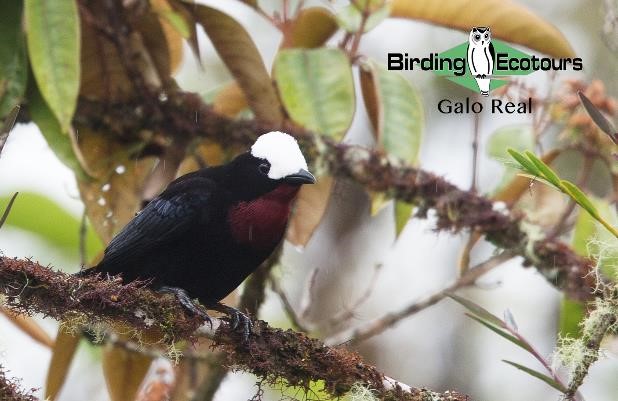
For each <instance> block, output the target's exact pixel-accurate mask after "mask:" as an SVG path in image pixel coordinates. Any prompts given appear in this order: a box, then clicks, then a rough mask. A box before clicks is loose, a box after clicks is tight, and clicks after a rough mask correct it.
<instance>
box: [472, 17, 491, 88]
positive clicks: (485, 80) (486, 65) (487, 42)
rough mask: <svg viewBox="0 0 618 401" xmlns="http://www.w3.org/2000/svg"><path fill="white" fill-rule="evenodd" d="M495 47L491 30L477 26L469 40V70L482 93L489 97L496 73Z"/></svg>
mask: <svg viewBox="0 0 618 401" xmlns="http://www.w3.org/2000/svg"><path fill="white" fill-rule="evenodd" d="M494 57H495V50H494V45H493V44H492V43H491V30H490V29H489V27H486V26H475V27H474V28H472V30H471V31H470V37H469V39H468V68H469V69H470V72H471V73H472V76H473V77H474V79H475V80H476V83H477V85H478V87H479V90H480V93H481V95H483V96H489V84H490V82H491V75H492V73H493V71H494Z"/></svg>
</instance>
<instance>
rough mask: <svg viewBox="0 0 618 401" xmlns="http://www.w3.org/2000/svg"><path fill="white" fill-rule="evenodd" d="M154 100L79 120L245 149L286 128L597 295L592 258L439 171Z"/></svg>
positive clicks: (81, 109) (345, 171) (316, 149)
mask: <svg viewBox="0 0 618 401" xmlns="http://www.w3.org/2000/svg"><path fill="white" fill-rule="evenodd" d="M156 95H157V94H153V96H156ZM149 104H150V102H147V101H144V102H141V103H123V104H114V105H109V104H102V103H98V102H92V101H88V100H85V99H81V101H80V102H79V106H78V111H77V113H76V116H75V120H76V121H77V122H79V123H80V124H84V125H87V126H89V127H91V128H94V129H103V130H104V131H105V132H106V133H107V134H108V135H114V136H115V137H116V138H117V139H118V140H119V141H122V142H134V141H140V140H142V139H140V138H138V137H136V135H137V134H136V133H139V132H143V130H144V129H146V130H153V131H156V132H164V133H167V135H169V136H171V137H174V138H178V137H181V138H185V139H186V138H196V137H204V138H209V139H211V140H214V141H216V142H219V143H221V144H222V145H223V146H224V147H231V148H233V149H238V150H244V149H246V147H247V146H248V145H250V144H251V143H252V142H253V141H254V140H255V138H256V136H257V135H259V134H261V133H264V132H267V131H271V130H284V131H286V132H288V133H290V134H292V135H294V136H295V137H296V138H297V139H298V140H299V142H300V144H301V146H302V148H303V151H304V153H305V155H307V156H308V158H309V159H310V160H312V161H313V167H314V170H315V171H316V173H317V174H318V175H321V174H330V175H333V176H335V177H337V178H345V179H349V180H352V181H354V182H356V183H358V184H360V185H361V186H363V187H364V188H365V189H367V190H370V191H374V192H382V193H385V194H387V195H388V196H391V197H393V198H396V199H399V200H403V201H406V202H410V203H413V204H415V205H416V206H417V208H418V211H417V213H416V216H417V217H419V218H426V217H428V216H430V215H431V216H432V217H435V219H436V222H437V224H436V229H437V230H446V231H451V232H458V231H461V230H463V229H467V230H478V231H479V232H481V233H482V234H483V235H484V236H485V238H486V239H487V240H488V241H489V242H491V243H492V244H494V245H495V246H497V247H498V248H502V249H505V250H512V251H514V252H515V253H516V254H517V255H520V256H523V257H524V265H525V266H531V265H534V266H536V268H537V269H538V270H539V272H540V273H541V274H543V276H544V277H545V278H546V279H547V280H549V281H550V282H551V283H552V284H553V285H555V286H556V287H558V288H559V289H561V290H563V291H564V292H565V293H566V294H567V295H568V296H569V297H570V298H573V299H579V300H587V299H591V298H592V293H593V289H594V288H595V287H596V282H595V279H594V275H592V274H589V273H590V272H591V271H592V269H593V267H594V263H593V262H592V261H591V260H589V259H587V258H583V257H581V256H579V255H577V254H576V253H575V252H573V250H571V249H570V248H569V247H568V246H567V245H566V244H564V243H563V242H560V241H559V240H557V239H554V238H548V237H547V236H544V235H543V234H541V233H540V232H538V231H539V230H538V228H535V227H531V226H530V225H529V224H527V223H525V222H522V221H521V216H520V215H518V214H517V213H514V212H511V211H510V210H509V209H508V208H506V207H504V206H503V204H502V203H500V204H498V203H494V202H492V201H491V200H490V199H488V198H485V197H483V196H480V195H478V194H476V193H474V192H472V191H464V190H461V189H459V188H457V187H456V186H455V185H453V184H451V183H449V182H448V181H446V180H445V179H443V178H442V177H439V176H437V175H435V174H432V173H429V172H427V171H424V170H421V169H417V168H414V167H411V166H409V165H406V164H404V163H403V162H401V161H399V160H397V159H394V158H392V157H389V156H386V155H385V154H384V153H382V152H381V151H379V150H370V149H366V148H362V147H359V146H354V145H349V144H344V143H336V142H335V141H333V140H331V139H329V138H327V137H325V136H320V135H317V134H314V133H311V132H309V131H307V130H304V129H302V128H299V127H297V126H294V125H292V124H291V123H284V124H283V125H281V126H273V125H269V124H264V123H261V122H259V121H256V120H231V119H229V118H227V117H225V116H222V115H220V114H218V113H216V112H214V111H213V110H212V108H211V107H210V106H208V105H207V104H205V103H204V102H203V101H202V100H201V98H199V96H197V95H195V94H192V93H188V92H182V91H178V90H170V91H169V92H168V93H167V97H166V100H165V101H164V102H159V103H158V104H157V107H155V108H150V107H149ZM196 115H197V116H198V118H196ZM157 146H159V147H160V146H161V145H155V144H152V146H146V147H145V151H144V153H145V154H160V153H162V152H163V151H164V149H161V148H157ZM144 153H143V154H144Z"/></svg>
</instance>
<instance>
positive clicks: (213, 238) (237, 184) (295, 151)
mask: <svg viewBox="0 0 618 401" xmlns="http://www.w3.org/2000/svg"><path fill="white" fill-rule="evenodd" d="M313 183H315V178H314V176H313V175H312V174H311V173H309V171H308V169H307V162H306V161H305V158H304V157H303V155H302V153H301V151H300V149H299V147H298V144H297V143H296V140H295V139H294V138H292V137H291V136H289V135H288V134H284V133H282V132H269V133H267V134H264V135H262V136H260V137H259V138H258V139H257V141H256V142H255V143H254V144H253V146H252V147H251V149H250V151H248V152H246V153H243V154H241V155H239V156H237V157H236V158H235V159H234V160H232V161H231V162H230V163H228V164H225V165H222V166H218V167H209V168H203V169H201V170H198V171H195V172H192V173H189V174H186V175H183V176H182V177H179V178H177V179H176V180H174V181H173V182H171V183H170V184H169V186H168V187H167V188H166V189H165V191H163V192H162V193H161V194H160V195H159V196H157V197H156V198H154V199H153V200H152V201H150V202H149V203H148V204H147V205H146V207H145V208H144V209H143V210H142V211H141V212H140V213H138V214H137V215H136V216H135V218H133V220H131V221H130V222H129V223H128V224H127V225H126V226H125V227H124V228H123V229H122V231H120V233H118V234H117V235H116V236H115V237H114V238H113V239H112V241H111V242H110V243H109V245H108V246H107V249H106V250H105V254H104V257H103V260H101V262H100V263H99V264H98V265H96V266H94V267H93V268H91V269H86V270H82V271H81V272H79V273H78V275H80V276H85V275H89V274H94V273H103V274H108V275H121V277H122V279H123V280H124V281H125V282H127V281H133V280H137V279H139V280H149V282H150V284H149V285H150V286H151V287H152V288H154V289H156V290H159V291H166V292H171V293H174V294H175V295H176V296H177V298H178V299H179V301H180V302H181V303H182V304H183V306H185V307H186V308H187V309H189V310H190V311H192V312H193V313H195V314H198V315H200V316H202V317H203V318H204V319H206V320H208V321H210V318H209V317H208V315H207V314H206V313H205V312H203V311H202V310H200V309H199V308H197V307H196V306H195V305H194V304H193V302H192V300H191V299H192V298H197V299H198V300H199V301H200V303H202V304H203V305H205V306H206V307H207V308H209V309H212V310H218V311H222V312H225V313H227V314H229V315H230V317H231V318H232V322H233V325H234V326H237V325H238V323H239V321H240V320H242V324H243V325H244V329H245V335H247V334H248V332H249V330H250V327H249V320H248V319H247V318H246V316H244V315H243V314H242V313H240V312H239V311H237V310H236V309H234V308H231V307H229V306H225V305H222V304H220V303H219V301H220V300H221V299H223V298H224V297H225V296H226V295H228V294H229V293H230V292H232V291H233V290H234V289H235V288H236V287H238V285H239V284H240V283H241V282H242V281H243V280H244V279H245V278H246V277H247V276H248V275H249V274H250V273H251V272H253V271H254V270H255V269H256V268H257V267H258V266H259V265H260V264H261V263H262V262H263V261H264V260H265V259H266V258H267V257H268V256H269V255H270V254H271V253H272V252H273V251H274V250H275V248H276V247H277V245H278V244H279V242H280V241H281V240H282V238H283V235H284V233H285V229H286V226H287V221H288V216H289V214H290V207H291V203H292V201H293V200H294V198H295V196H296V194H297V193H298V191H299V189H300V186H301V185H303V184H313Z"/></svg>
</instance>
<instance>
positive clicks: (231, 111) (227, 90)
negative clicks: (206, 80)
mask: <svg viewBox="0 0 618 401" xmlns="http://www.w3.org/2000/svg"><path fill="white" fill-rule="evenodd" d="M212 107H213V110H214V111H215V112H217V113H219V114H223V115H224V116H227V117H230V118H233V117H236V115H237V114H238V113H240V112H241V111H243V110H244V109H245V108H247V97H246V96H245V93H244V92H243V90H242V89H241V88H240V86H239V85H238V83H237V82H232V83H230V84H228V85H225V86H224V87H223V88H222V89H221V90H220V91H219V92H218V93H217V94H216V95H215V98H214V100H213V102H212Z"/></svg>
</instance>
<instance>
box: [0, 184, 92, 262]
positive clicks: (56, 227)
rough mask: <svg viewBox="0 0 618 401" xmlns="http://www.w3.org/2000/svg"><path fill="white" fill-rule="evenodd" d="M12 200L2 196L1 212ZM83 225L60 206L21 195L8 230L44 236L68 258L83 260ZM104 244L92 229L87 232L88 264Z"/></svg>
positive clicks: (42, 197)
mask: <svg viewBox="0 0 618 401" xmlns="http://www.w3.org/2000/svg"><path fill="white" fill-rule="evenodd" d="M9 200H10V196H0V210H3V209H4V206H5V205H7V204H8V202H9ZM80 226H81V222H80V221H79V220H78V219H76V218H75V217H74V216H73V215H72V214H71V213H69V212H67V211H66V210H65V209H63V208H62V207H61V206H59V205H58V204H57V203H56V202H54V201H52V200H50V199H48V198H46V197H44V196H42V195H39V194H35V193H30V192H20V193H19V196H18V197H17V199H16V200H15V203H14V204H13V207H12V208H11V212H10V213H9V215H8V218H7V219H6V222H5V227H15V228H20V229H22V230H25V231H28V232H31V233H33V234H36V235H38V236H40V237H41V238H42V239H44V240H45V241H47V242H48V243H49V244H50V245H52V246H53V247H54V248H55V249H60V250H62V251H64V252H65V253H66V254H67V255H68V256H70V257H74V258H77V257H78V256H79V230H80ZM101 248H102V246H101V242H100V240H99V238H98V237H97V235H96V234H95V233H94V231H93V230H92V229H91V228H90V227H88V231H87V232H86V253H87V255H86V256H88V259H87V260H90V259H91V258H92V257H93V256H95V255H96V254H97V253H98V252H99V251H100V250H101Z"/></svg>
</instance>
